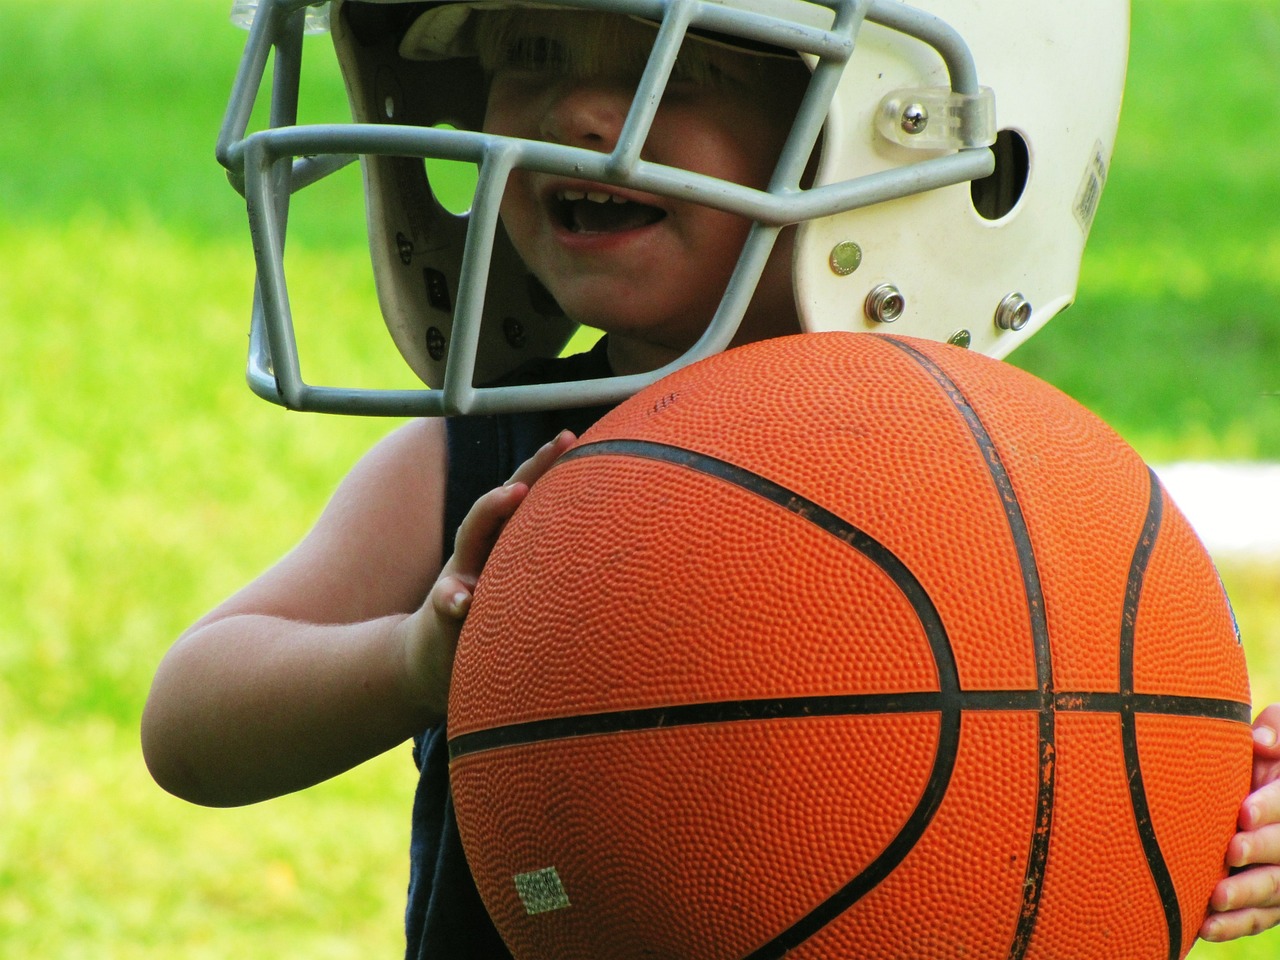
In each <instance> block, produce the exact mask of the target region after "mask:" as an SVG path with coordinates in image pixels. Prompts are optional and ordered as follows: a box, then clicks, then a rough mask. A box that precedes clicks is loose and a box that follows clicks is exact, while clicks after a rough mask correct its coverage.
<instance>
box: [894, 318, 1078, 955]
mask: <svg viewBox="0 0 1280 960" xmlns="http://www.w3.org/2000/svg"><path fill="white" fill-rule="evenodd" d="M885 341H886V342H887V343H890V344H892V345H893V346H895V347H897V348H898V349H899V350H901V351H902V352H903V353H905V354H907V355H908V356H909V357H911V358H912V359H913V360H915V361H916V363H918V364H919V365H920V366H921V368H923V369H924V371H925V372H926V373H928V374H929V376H931V377H932V378H933V380H934V381H935V382H936V383H937V384H938V386H939V387H941V388H942V391H943V393H944V394H946V396H947V398H948V399H949V400H950V401H951V403H952V405H953V406H954V407H955V408H956V411H957V412H958V413H959V414H960V416H961V417H962V418H963V419H964V422H965V424H966V425H967V426H968V428H969V432H970V434H971V435H972V436H973V439H974V442H975V443H977V445H978V449H979V450H980V451H981V453H982V458H983V460H984V461H985V462H986V465H987V471H988V473H990V475H991V480H992V482H993V483H994V484H995V486H996V492H997V493H998V495H999V497H1000V503H1001V505H1002V506H1003V507H1004V514H1005V518H1006V520H1007V522H1008V524H1009V533H1010V535H1011V536H1012V538H1013V545H1014V550H1015V552H1016V553H1017V557H1018V564H1019V567H1020V568H1021V574H1022V585H1023V591H1024V595H1025V596H1026V598H1027V613H1028V616H1029V618H1030V623H1031V640H1032V650H1033V652H1034V656H1035V664H1036V688H1037V689H1038V690H1039V692H1040V696H1041V709H1040V744H1039V756H1040V787H1039V790H1038V792H1037V796H1036V818H1035V827H1034V829H1033V830H1032V833H1031V848H1030V850H1029V851H1028V854H1027V872H1026V875H1025V879H1024V881H1023V886H1022V891H1023V896H1022V907H1021V909H1020V910H1019V913H1018V925H1017V928H1016V929H1015V931H1014V936H1013V941H1012V943H1011V944H1010V946H1009V960H1021V958H1022V957H1024V956H1026V953H1027V950H1028V948H1029V947H1030V945H1031V935H1032V933H1033V932H1034V931H1035V925H1036V917H1037V915H1038V914H1039V912H1040V894H1041V893H1042V891H1043V889H1044V876H1045V870H1046V867H1047V865H1048V861H1049V838H1050V835H1051V833H1052V828H1053V796H1054V789H1055V786H1056V780H1057V777H1056V774H1055V769H1056V765H1057V763H1056V759H1057V758H1056V747H1055V742H1054V706H1055V704H1054V690H1053V659H1052V657H1053V653H1052V647H1051V645H1050V643H1049V624H1048V621H1047V620H1046V618H1045V609H1044V589H1043V586H1042V585H1041V583H1040V571H1039V569H1038V567H1037V566H1036V558H1035V550H1034V548H1033V546H1032V543H1031V533H1030V531H1029V530H1028V529H1027V522H1026V517H1025V516H1023V513H1022V506H1021V504H1020V503H1019V502H1018V495H1017V493H1016V491H1015V490H1014V489H1013V482H1012V480H1011V479H1010V477H1009V472H1008V470H1007V469H1005V465H1004V461H1003V460H1002V459H1001V457H1000V451H999V450H998V449H997V448H996V445H995V441H994V440H992V438H991V435H990V434H989V433H988V432H987V428H986V426H985V425H984V424H983V422H982V418H981V417H979V416H978V413H977V411H976V410H974V409H973V406H972V405H971V404H970V403H969V400H968V398H967V397H965V395H964V391H962V390H961V389H960V387H959V385H957V384H956V382H955V381H954V380H952V379H951V377H949V376H948V375H947V373H946V371H944V370H943V369H942V368H941V367H940V366H938V364H936V363H934V361H933V360H932V359H931V358H929V357H928V356H926V355H925V354H924V353H922V352H921V351H919V350H917V349H916V348H915V347H913V346H912V345H911V344H910V343H908V342H906V341H904V340H900V339H898V338H897V337H886V338H885Z"/></svg>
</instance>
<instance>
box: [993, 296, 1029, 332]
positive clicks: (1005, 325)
mask: <svg viewBox="0 0 1280 960" xmlns="http://www.w3.org/2000/svg"><path fill="white" fill-rule="evenodd" d="M1030 320H1031V304H1030V303H1028V302H1027V298H1026V297H1024V296H1023V295H1022V294H1020V293H1011V294H1009V295H1008V296H1007V297H1005V298H1004V299H1003V300H1001V301H1000V305H999V306H998V307H996V326H997V327H999V328H1000V329H1001V330H1021V329H1022V328H1023V327H1025V326H1026V325H1027V323H1028V321H1030Z"/></svg>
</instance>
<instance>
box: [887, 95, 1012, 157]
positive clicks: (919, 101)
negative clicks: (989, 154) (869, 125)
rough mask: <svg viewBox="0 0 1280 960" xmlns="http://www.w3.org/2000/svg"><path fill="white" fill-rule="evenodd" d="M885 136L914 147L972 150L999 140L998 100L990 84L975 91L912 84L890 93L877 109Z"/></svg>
mask: <svg viewBox="0 0 1280 960" xmlns="http://www.w3.org/2000/svg"><path fill="white" fill-rule="evenodd" d="M876 128H877V129H878V130H879V131H880V135H881V136H882V137H884V138H885V139H886V140H890V141H892V142H893V143H896V144H898V145H899V146H901V147H909V148H911V149H913V150H970V149H973V148H976V147H989V146H991V144H993V143H995V142H996V100H995V95H994V94H993V93H992V92H991V88H990V87H979V88H978V92H977V93H975V94H965V93H956V92H955V91H953V90H952V89H951V88H950V87H913V88H908V89H902V90H894V91H892V92H890V93H889V94H887V95H886V96H885V97H884V98H883V99H882V100H881V101H880V106H879V108H877V110H876Z"/></svg>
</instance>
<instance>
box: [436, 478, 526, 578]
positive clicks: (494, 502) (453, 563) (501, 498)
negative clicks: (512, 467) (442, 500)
mask: <svg viewBox="0 0 1280 960" xmlns="http://www.w3.org/2000/svg"><path fill="white" fill-rule="evenodd" d="M528 492H529V486H528V484H525V483H519V482H513V483H508V484H507V485H506V486H505V487H498V488H497V489H496V490H490V491H489V492H488V493H486V494H485V495H484V496H483V497H481V498H480V499H479V500H477V501H476V502H475V505H474V506H473V507H472V508H471V509H470V510H469V511H468V512H467V515H466V516H465V517H464V518H463V520H462V523H460V524H459V525H458V535H457V537H456V538H455V539H454V544H453V556H452V557H451V558H450V559H449V562H448V563H447V564H446V565H445V571H444V572H445V573H447V574H450V575H452V576H455V577H461V578H462V579H463V580H470V581H472V582H474V581H475V580H476V578H478V577H479V576H480V571H481V570H483V569H484V565H485V561H486V560H488V559H489V552H490V551H491V550H492V549H493V545H494V543H495V542H497V539H498V534H500V533H501V532H502V528H503V527H504V526H505V525H506V523H507V521H508V520H510V519H511V515H512V514H513V513H515V512H516V507H518V506H520V502H521V501H522V500H524V498H525V495H526V494H528Z"/></svg>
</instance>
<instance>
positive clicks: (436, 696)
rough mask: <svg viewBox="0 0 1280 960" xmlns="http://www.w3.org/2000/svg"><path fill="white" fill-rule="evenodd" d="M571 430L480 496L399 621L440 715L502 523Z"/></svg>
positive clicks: (409, 661)
mask: <svg viewBox="0 0 1280 960" xmlns="http://www.w3.org/2000/svg"><path fill="white" fill-rule="evenodd" d="M575 439H576V438H575V437H574V435H573V434H572V433H570V432H569V431H568V430H564V431H561V433H560V434H559V435H558V436H557V437H556V438H555V439H554V440H551V441H550V442H548V443H547V444H545V445H544V446H543V447H541V448H540V449H539V450H538V452H537V453H535V454H534V455H533V456H532V457H530V458H529V459H528V460H526V461H525V462H524V463H523V464H521V465H520V467H519V469H517V470H516V472H515V473H514V474H512V475H511V479H510V480H508V481H507V482H506V484H505V485H503V486H501V487H498V488H497V489H496V490H490V491H489V492H488V493H486V494H485V495H484V496H483V497H481V498H480V499H479V500H477V501H476V503H475V506H473V507H472V508H471V510H470V511H469V512H468V513H467V515H466V517H465V518H464V519H463V521H462V523H461V524H460V525H459V526H458V534H457V537H456V538H455V540H454V547H453V556H451V557H450V558H449V560H448V561H447V562H446V563H445V565H444V567H443V569H441V571H440V576H439V577H437V578H436V582H435V584H434V585H433V586H432V587H431V590H430V592H429V593H428V594H427V599H426V601H425V602H424V603H423V604H422V606H421V607H420V608H419V609H418V611H417V612H416V613H414V614H412V615H411V616H409V617H408V618H407V619H406V620H405V621H404V623H403V624H402V625H401V637H402V642H403V644H404V653H405V665H406V672H407V675H408V677H409V681H410V683H411V684H412V685H413V689H414V692H415V699H418V700H420V702H422V703H423V704H424V706H426V708H427V709H428V710H429V711H430V713H431V714H432V715H433V716H439V717H441V718H443V717H444V715H445V710H446V708H447V706H448V702H449V680H450V675H451V673H452V669H453V654H454V650H455V649H456V648H457V644H458V635H459V633H461V631H462V624H463V621H464V620H466V617H467V611H468V610H470V609H471V596H472V593H473V592H474V591H475V587H476V582H477V581H478V580H479V579H480V572H481V571H482V570H483V569H484V565H485V563H486V562H487V561H488V559H489V553H490V551H491V550H493V545H494V544H495V543H496V542H497V540H498V535H499V534H500V533H502V528H503V527H504V526H506V523H507V521H508V520H509V519H511V516H512V515H513V514H514V513H515V512H516V508H517V507H518V506H520V504H521V502H522V501H523V500H524V498H525V496H526V495H527V494H528V493H529V487H530V486H531V485H532V484H533V482H534V481H535V480H537V479H538V478H539V477H541V476H542V475H543V474H544V473H546V472H547V470H548V469H550V467H551V465H552V464H553V463H555V462H556V460H557V458H559V456H560V454H562V453H564V452H565V451H566V450H568V449H569V447H571V446H572V445H573V443H574V441H575Z"/></svg>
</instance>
